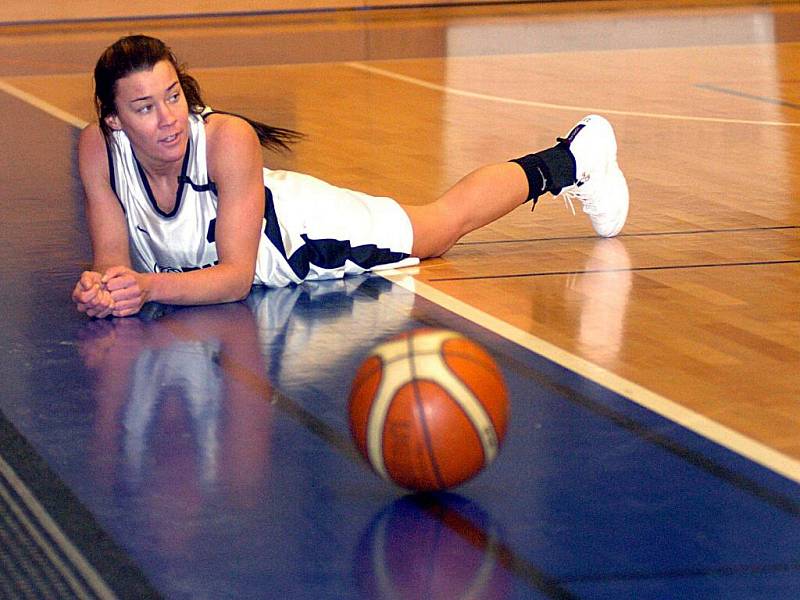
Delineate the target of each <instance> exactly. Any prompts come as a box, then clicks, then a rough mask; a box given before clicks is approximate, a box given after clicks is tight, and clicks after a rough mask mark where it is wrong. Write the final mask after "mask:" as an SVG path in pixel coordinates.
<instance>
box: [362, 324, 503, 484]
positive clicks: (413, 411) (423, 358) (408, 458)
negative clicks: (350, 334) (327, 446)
mask: <svg viewBox="0 0 800 600" xmlns="http://www.w3.org/2000/svg"><path fill="white" fill-rule="evenodd" d="M349 411H350V431H351V433H352V434H353V439H354V441H355V444H356V446H357V447H358V449H359V451H360V452H361V454H362V455H363V456H364V458H366V459H367V461H368V462H369V464H370V465H371V466H372V468H373V470H374V471H375V472H376V473H378V475H380V476H381V477H383V478H384V479H388V480H391V481H394V482H395V483H396V484H398V485H400V486H402V487H405V488H408V489H410V490H420V491H422V490H426V491H430V490H442V489H446V488H451V487H454V486H457V485H459V484H461V483H463V482H465V481H467V480H468V479H471V478H472V477H474V476H475V475H477V474H478V473H479V472H480V471H481V469H483V468H484V467H485V466H486V465H488V464H489V463H491V462H492V461H493V460H494V458H495V456H497V452H498V451H499V449H500V445H501V444H502V442H503V438H504V437H505V433H506V423H507V420H508V396H507V393H506V386H505V383H504V381H503V376H502V374H501V373H500V369H499V368H498V367H497V364H496V363H495V362H494V360H493V359H492V357H491V356H490V355H489V353H488V352H487V351H486V350H484V348H483V347H482V346H480V345H479V344H477V343H476V342H474V341H472V340H470V339H468V338H466V337H464V336H463V335H461V334H460V333H456V332H455V331H448V330H442V329H418V330H415V331H411V332H408V333H404V334H402V335H400V336H397V337H395V338H392V339H390V340H388V341H386V342H384V343H382V344H379V345H378V346H376V347H375V348H374V349H373V350H372V352H371V354H370V355H369V356H368V357H367V358H366V359H365V360H364V362H363V363H362V364H361V366H360V367H359V369H358V372H357V373H356V376H355V378H354V379H353V386H352V390H351V392H350V406H349Z"/></svg>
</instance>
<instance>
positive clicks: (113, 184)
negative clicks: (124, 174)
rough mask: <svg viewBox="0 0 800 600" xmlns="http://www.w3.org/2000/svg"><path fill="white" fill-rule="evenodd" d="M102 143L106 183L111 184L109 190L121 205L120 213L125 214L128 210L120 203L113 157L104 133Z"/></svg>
mask: <svg viewBox="0 0 800 600" xmlns="http://www.w3.org/2000/svg"><path fill="white" fill-rule="evenodd" d="M103 143H104V144H105V145H106V156H107V157H108V183H109V185H110V186H111V191H112V192H114V195H115V196H116V197H117V202H119V205H120V206H121V207H122V213H123V214H127V212H128V211H126V210H125V205H124V204H123V203H122V200H120V197H119V194H118V193H117V174H116V171H115V170H114V157H113V156H112V154H111V146H109V144H108V138H107V137H106V135H105V134H103Z"/></svg>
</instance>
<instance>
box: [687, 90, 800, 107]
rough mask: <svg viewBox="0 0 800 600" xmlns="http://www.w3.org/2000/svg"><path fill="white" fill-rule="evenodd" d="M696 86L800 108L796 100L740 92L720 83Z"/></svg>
mask: <svg viewBox="0 0 800 600" xmlns="http://www.w3.org/2000/svg"><path fill="white" fill-rule="evenodd" d="M694 87H696V88H700V89H701V90H709V91H711V92H719V93H720V94H727V95H729V96H736V97H738V98H746V99H748V100H757V101H759V102H766V103H767V104H774V105H776V106H785V107H786V108H793V109H795V110H800V104H795V103H794V102H789V101H788V100H781V99H780V98H770V97H769V96H757V95H755V94H748V93H745V92H740V91H738V90H732V89H730V88H724V87H720V86H718V85H713V84H711V83H696V84H695V85H694Z"/></svg>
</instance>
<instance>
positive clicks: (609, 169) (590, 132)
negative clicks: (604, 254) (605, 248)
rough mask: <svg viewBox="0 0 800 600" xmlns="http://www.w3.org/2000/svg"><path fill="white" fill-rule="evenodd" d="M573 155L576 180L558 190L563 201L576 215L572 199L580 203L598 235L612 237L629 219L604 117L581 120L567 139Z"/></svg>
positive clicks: (612, 139) (624, 184) (612, 141)
mask: <svg viewBox="0 0 800 600" xmlns="http://www.w3.org/2000/svg"><path fill="white" fill-rule="evenodd" d="M560 141H564V142H567V143H568V144H569V149H570V151H571V152H572V155H573V156H574V157H575V169H576V170H575V172H576V175H575V177H576V179H577V181H576V182H575V183H574V184H573V185H571V186H569V187H565V188H564V189H563V190H561V195H562V196H563V197H564V202H565V203H566V204H567V205H568V206H569V207H570V209H572V214H573V215H574V214H575V207H574V205H573V201H575V200H578V201H580V203H581V204H582V205H583V212H585V213H586V214H587V215H589V219H590V220H591V222H592V227H594V230H595V231H596V232H597V235H599V236H602V237H614V236H615V235H617V234H618V233H619V232H620V230H621V229H622V227H623V225H625V219H627V218H628V202H629V196H628V183H627V181H625V176H624V175H623V174H622V170H621V169H620V168H619V165H618V164H617V140H616V137H615V136H614V129H613V128H612V127H611V123H609V122H608V121H607V120H606V119H604V118H603V117H600V116H598V115H589V116H588V117H585V118H583V119H582V120H580V121H579V122H578V123H577V125H575V127H574V128H573V129H572V131H570V133H569V135H567V137H566V138H563V139H561V140H560Z"/></svg>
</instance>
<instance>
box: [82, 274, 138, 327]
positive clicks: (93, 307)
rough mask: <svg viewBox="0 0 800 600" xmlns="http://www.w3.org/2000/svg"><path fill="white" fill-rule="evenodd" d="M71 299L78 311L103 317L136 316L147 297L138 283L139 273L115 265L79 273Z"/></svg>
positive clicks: (91, 315) (99, 317)
mask: <svg viewBox="0 0 800 600" xmlns="http://www.w3.org/2000/svg"><path fill="white" fill-rule="evenodd" d="M72 300H73V302H75V304H76V305H77V307H78V311H80V312H82V313H86V314H87V315H88V316H90V317H96V318H98V319H102V318H104V317H107V316H109V315H111V316H114V317H128V316H131V315H135V314H136V313H138V312H139V310H140V309H141V308H142V306H143V305H144V303H145V302H146V300H147V298H146V296H145V293H144V290H143V288H142V285H141V274H140V273H137V272H136V271H134V270H132V269H130V268H128V267H124V266H117V267H111V268H109V269H107V270H106V271H105V272H104V273H98V272H97V271H84V272H83V273H81V277H80V279H79V280H78V283H77V284H75V289H74V290H73V291H72Z"/></svg>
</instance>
